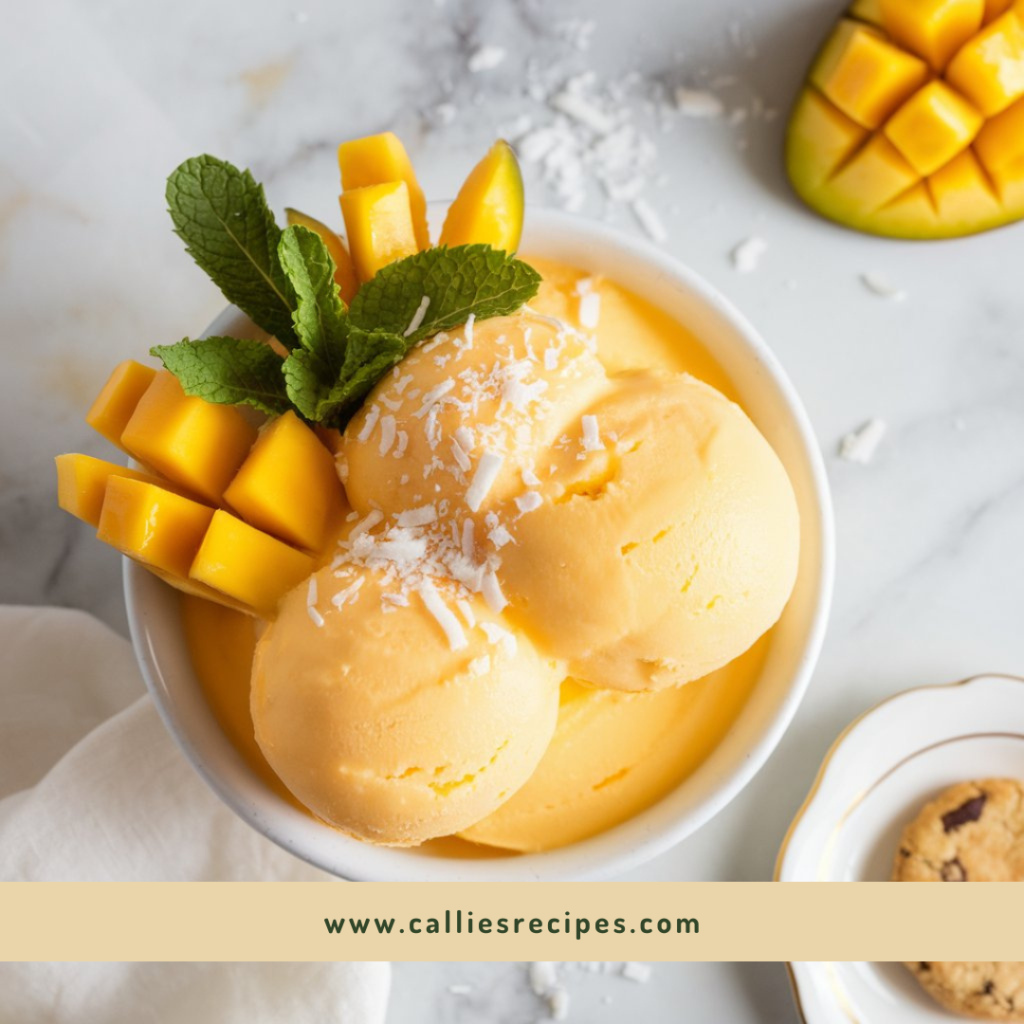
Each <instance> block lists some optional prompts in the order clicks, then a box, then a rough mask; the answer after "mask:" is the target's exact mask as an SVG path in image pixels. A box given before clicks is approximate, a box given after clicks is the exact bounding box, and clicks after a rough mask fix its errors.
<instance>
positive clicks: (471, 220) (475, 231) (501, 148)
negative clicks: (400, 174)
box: [438, 139, 526, 253]
mask: <svg viewBox="0 0 1024 1024" xmlns="http://www.w3.org/2000/svg"><path fill="white" fill-rule="evenodd" d="M525 206H526V200H525V192H524V189H523V176H522V173H521V171H520V170H519V161H518V160H517V159H516V154H515V151H514V150H513V149H512V147H511V146H510V145H509V144H508V143H507V142H505V140H504V139H499V140H498V141H497V142H496V143H495V144H494V145H493V146H492V147H491V148H490V150H488V152H487V155H486V156H485V157H484V158H483V160H481V161H480V163H478V164H477V165H476V167H474V168H473V170H472V171H470V173H469V177H468V178H466V181H465V183H464V184H463V186H462V188H461V189H459V194H458V195H457V196H456V197H455V201H454V202H453V203H452V205H451V206H450V207H449V209H448V216H447V217H445V221H444V227H443V228H442V229H441V237H440V239H439V242H438V244H439V245H449V246H455V245H469V244H472V243H482V244H485V245H490V246H493V247H494V248H495V249H501V250H503V251H504V252H507V253H514V252H515V251H516V250H517V249H518V248H519V242H520V239H521V238H522V235H523V213H524V210H525Z"/></svg>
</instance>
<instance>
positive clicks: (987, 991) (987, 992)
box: [982, 981, 996, 996]
mask: <svg viewBox="0 0 1024 1024" xmlns="http://www.w3.org/2000/svg"><path fill="white" fill-rule="evenodd" d="M995 990H996V987H995V985H993V984H992V982H991V981H986V982H985V987H984V988H983V989H982V995H986V996H990V995H992V993H993V992H995Z"/></svg>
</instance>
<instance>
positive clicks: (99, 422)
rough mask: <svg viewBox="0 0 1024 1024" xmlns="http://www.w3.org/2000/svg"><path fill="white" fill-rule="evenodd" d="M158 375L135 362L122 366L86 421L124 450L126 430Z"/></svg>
mask: <svg viewBox="0 0 1024 1024" xmlns="http://www.w3.org/2000/svg"><path fill="white" fill-rule="evenodd" d="M155 376H156V370H154V369H153V367H152V366H143V364H142V363H137V362H135V360H134V359H126V360H125V361H124V362H123V363H119V364H118V365H117V366H116V367H114V372H113V373H112V374H111V375H110V377H109V378H108V379H107V383H106V384H104V385H103V389H102V390H101V391H100V393H99V394H98V395H97V396H96V401H95V402H93V403H92V407H91V408H90V409H89V411H88V412H87V413H86V414H85V422H86V423H88V424H89V426H90V427H92V428H93V430H95V431H97V432H98V433H100V434H102V435H103V436H104V437H105V438H106V439H107V440H108V441H109V442H110V443H111V444H114V445H117V447H118V448H123V447H124V446H123V445H122V444H121V435H122V434H123V433H124V428H125V427H126V426H128V421H129V420H130V419H131V418H132V413H133V412H135V407H136V406H137V405H138V404H139V399H140V398H142V396H143V395H144V394H145V392H146V389H147V388H148V387H149V385H150V384H152V382H153V378H154V377H155Z"/></svg>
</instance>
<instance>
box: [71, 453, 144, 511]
mask: <svg viewBox="0 0 1024 1024" xmlns="http://www.w3.org/2000/svg"><path fill="white" fill-rule="evenodd" d="M54 462H55V463H56V464H57V504H58V505H60V507H61V508H62V509H64V511H65V512H70V513H71V514H72V515H73V516H75V517H76V518H77V519H81V520H82V521H83V522H86V523H88V524H89V525H90V526H94V527H96V526H99V525H100V512H101V511H102V510H103V499H104V497H105V496H106V493H107V483H108V482H109V481H110V479H111V477H115V476H120V477H126V478H127V479H129V480H139V481H144V482H146V483H151V484H158V483H159V482H160V481H159V480H157V478H156V477H154V476H150V475H149V474H148V473H139V472H138V471H137V470H134V469H129V468H128V467H127V466H118V465H117V464H116V463H113V462H104V461H103V459H94V458H93V457H92V456H91V455H58V456H57V457H56V458H55V459H54Z"/></svg>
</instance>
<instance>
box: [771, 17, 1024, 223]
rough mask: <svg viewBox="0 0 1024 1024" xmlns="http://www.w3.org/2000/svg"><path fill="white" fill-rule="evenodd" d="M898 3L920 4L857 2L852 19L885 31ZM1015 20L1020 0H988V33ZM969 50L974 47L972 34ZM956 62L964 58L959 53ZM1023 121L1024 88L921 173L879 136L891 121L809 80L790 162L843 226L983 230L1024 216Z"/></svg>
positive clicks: (806, 197)
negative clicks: (855, 116)
mask: <svg viewBox="0 0 1024 1024" xmlns="http://www.w3.org/2000/svg"><path fill="white" fill-rule="evenodd" d="M894 2H895V5H898V4H899V3H901V2H902V4H903V6H904V7H912V6H913V0H889V2H886V3H878V2H876V0H871V2H869V0H858V2H857V3H855V4H854V6H853V7H852V8H851V9H850V11H849V12H848V14H847V18H852V19H858V20H860V21H862V22H864V23H865V24H869V25H871V26H872V27H873V29H874V30H876V31H881V32H883V33H884V32H885V28H886V26H885V16H886V12H887V10H891V9H892V8H893V6H894ZM1007 18H1015V19H1018V20H1020V22H1021V24H1022V25H1024V3H1022V0H1012V2H1008V3H998V4H997V3H989V4H987V5H986V14H985V19H984V27H983V28H982V30H981V32H984V33H990V32H991V30H992V28H993V23H994V22H1000V21H1002V20H1004V19H1007ZM979 34H980V33H976V34H975V35H974V36H972V37H971V38H972V39H976V38H978V35H979ZM831 38H832V37H830V40H829V41H831ZM827 45H828V44H827V43H826V46H827ZM965 49H966V50H970V49H971V47H970V40H968V43H967V45H966V47H965ZM817 63H818V62H817V60H816V61H815V64H817ZM959 64H960V65H962V64H963V61H960V62H959ZM949 66H950V67H955V66H958V62H957V60H956V57H955V56H954V57H953V58H952V60H951V61H950V64H949ZM1021 70H1022V74H1024V68H1022V69H1021ZM942 80H945V79H942ZM915 95H916V94H915ZM961 95H962V94H961ZM965 100H966V97H965ZM968 102H969V101H968ZM894 116H895V115H894ZM1021 123H1024V96H1022V97H1019V98H1017V99H1016V100H1015V101H1014V102H1012V103H1011V104H1010V105H1009V106H1007V107H1005V108H1004V109H1003V110H1002V111H1001V112H1000V113H999V114H997V115H996V116H995V117H989V118H987V119H986V120H985V122H984V124H983V125H982V127H981V130H980V131H979V132H978V134H977V136H976V138H975V140H974V142H973V143H972V144H970V145H967V146H965V148H963V149H962V150H961V151H960V152H959V153H957V154H956V155H955V156H953V157H952V158H951V159H950V160H949V161H948V162H947V163H945V164H944V165H942V166H940V167H938V168H937V169H935V170H933V171H932V173H931V174H929V175H928V176H927V177H922V176H921V175H920V174H919V173H918V171H917V170H915V169H914V167H913V166H912V165H911V164H910V163H909V162H908V161H906V160H905V159H904V157H903V156H902V155H901V154H900V153H899V151H898V150H897V149H896V148H895V147H892V146H885V145H884V144H882V143H881V142H878V141H877V139H878V137H879V136H883V135H884V129H885V125H884V124H883V125H882V126H881V127H880V128H879V129H878V130H876V131H874V132H869V131H868V130H867V129H866V128H865V127H864V126H862V125H860V124H857V123H856V122H855V121H854V120H852V119H851V118H850V117H848V116H847V115H846V114H844V113H843V112H842V111H841V110H839V109H838V108H837V107H835V106H834V105H833V104H832V103H831V102H829V101H828V100H827V99H826V98H825V96H823V94H822V93H821V92H820V91H819V89H818V88H816V87H815V85H813V84H811V83H809V82H808V83H807V84H806V85H805V87H804V89H803V90H802V91H801V93H800V95H799V96H798V98H797V101H796V103H795V105H794V108H793V111H792V114H791V116H790V121H789V126H788V129H787V135H786V150H785V162H786V169H787V173H788V175H789V179H790V182H791V184H792V186H793V189H794V191H795V192H796V193H797V195H798V196H799V197H800V198H801V199H802V200H803V201H804V202H805V203H806V204H807V205H808V206H809V207H810V208H811V209H812V210H814V211H815V212H817V213H819V214H821V215H822V216H823V217H826V218H827V219H829V220H832V221H834V222H836V223H838V224H841V225H843V226H844V227H848V228H852V229H854V230H857V231H861V232H864V233H866V234H873V235H879V236H883V237H889V238H903V239H911V240H933V239H942V238H955V237H962V236H965V235H972V234H978V233H980V232H983V231H989V230H992V229H994V228H998V227H1003V226H1005V225H1007V224H1011V223H1013V222H1015V221H1017V220H1020V219H1022V218H1024V154H1021V153H1018V151H1017V148H1018V147H1017V146H1016V143H1015V140H1017V139H1018V138H1019V137H1020V133H1019V131H1015V130H1012V129H1015V128H1016V126H1017V125H1018V124H1021ZM1004 125H1005V126H1006V127H1005V128H1004V127H1003V126H1004ZM871 164H874V167H875V168H876V169H877V172H873V171H872V168H871V166H870V165H871ZM851 165H854V166H851ZM880 175H881V176H882V178H885V179H887V180H886V181H883V180H881V178H880V177H879V176H880ZM858 179H859V181H860V184H858ZM897 184H899V185H900V188H895V186H896V185H897ZM894 188H895V190H894ZM872 193H873V194H872ZM879 197H881V198H879ZM876 200H877V201H876Z"/></svg>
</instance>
